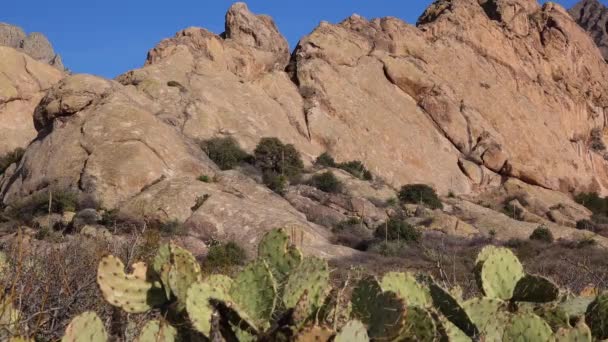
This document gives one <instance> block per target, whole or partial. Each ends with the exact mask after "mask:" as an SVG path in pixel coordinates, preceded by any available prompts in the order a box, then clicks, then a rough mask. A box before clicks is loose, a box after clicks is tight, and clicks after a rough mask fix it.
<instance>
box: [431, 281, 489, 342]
mask: <svg viewBox="0 0 608 342" xmlns="http://www.w3.org/2000/svg"><path fill="white" fill-rule="evenodd" d="M429 289H430V290H431V298H432V299H433V305H434V307H435V308H437V309H438V310H439V312H441V313H442V314H443V315H444V316H445V317H446V318H447V319H448V320H449V321H450V322H452V323H454V325H455V326H456V327H458V329H460V330H462V331H463V332H464V333H465V334H466V335H467V336H471V337H472V336H478V335H479V330H477V327H476V326H475V324H473V322H472V321H471V319H470V318H469V315H468V314H467V312H466V311H465V310H464V309H463V308H462V306H461V305H460V303H458V301H457V300H456V299H455V298H454V297H452V295H451V294H450V293H449V292H448V291H446V290H444V289H443V288H441V287H440V286H439V285H437V284H435V283H431V284H430V285H429Z"/></svg>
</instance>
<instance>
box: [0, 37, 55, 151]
mask: <svg viewBox="0 0 608 342" xmlns="http://www.w3.org/2000/svg"><path fill="white" fill-rule="evenodd" d="M0 29H1V28H0ZM0 36H2V35H1V34H0ZM2 37H4V38H0V39H9V38H10V37H11V36H9V35H4V36H2ZM2 44H3V42H0V45H2ZM62 77H63V73H62V72H60V71H59V70H57V69H55V68H53V67H51V66H49V65H46V64H44V63H41V62H38V61H36V60H34V59H32V58H31V57H29V56H27V55H25V54H23V53H21V52H19V51H17V50H15V49H13V48H8V47H4V46H0V156H3V155H5V154H6V153H8V152H10V151H13V150H15V149H16V148H18V147H20V148H25V147H26V146H27V144H28V143H29V142H30V141H31V140H32V139H33V138H34V137H35V136H36V130H35V129H34V124H33V120H32V113H33V112H34V108H36V105H37V104H38V102H39V101H40V99H41V98H42V97H43V96H44V91H46V90H48V89H49V88H50V87H51V86H53V84H55V83H57V82H58V81H59V80H60V79H61V78H62Z"/></svg>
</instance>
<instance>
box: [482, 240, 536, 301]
mask: <svg viewBox="0 0 608 342" xmlns="http://www.w3.org/2000/svg"><path fill="white" fill-rule="evenodd" d="M482 253H484V258H485V260H484V261H482V262H480V263H479V264H478V266H477V268H476V270H477V272H480V274H479V275H478V278H479V280H480V281H481V286H482V290H483V292H484V294H485V295H486V297H490V298H498V299H502V300H509V299H511V297H512V296H513V291H514V290H515V286H516V285H517V282H518V281H519V280H520V279H521V278H523V277H524V276H525V273H524V268H523V266H522V265H521V263H520V262H519V259H517V257H516V256H515V254H513V252H511V250H509V249H507V248H496V247H495V248H493V249H490V250H486V249H484V250H482Z"/></svg>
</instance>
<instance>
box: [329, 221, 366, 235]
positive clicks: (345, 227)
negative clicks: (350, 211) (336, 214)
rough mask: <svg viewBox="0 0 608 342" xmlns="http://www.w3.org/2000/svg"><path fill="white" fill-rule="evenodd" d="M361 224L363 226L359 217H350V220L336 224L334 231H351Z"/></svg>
mask: <svg viewBox="0 0 608 342" xmlns="http://www.w3.org/2000/svg"><path fill="white" fill-rule="evenodd" d="M361 224H362V223H361V219H359V218H358V217H350V218H348V219H346V220H344V221H342V222H339V223H338V224H336V225H335V226H334V229H333V230H334V232H336V231H338V232H339V231H344V230H350V229H352V228H353V227H355V226H360V225H361Z"/></svg>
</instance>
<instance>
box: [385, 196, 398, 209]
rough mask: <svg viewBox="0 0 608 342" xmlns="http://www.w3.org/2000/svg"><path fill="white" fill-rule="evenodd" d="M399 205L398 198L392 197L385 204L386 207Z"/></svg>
mask: <svg viewBox="0 0 608 342" xmlns="http://www.w3.org/2000/svg"><path fill="white" fill-rule="evenodd" d="M397 203H399V200H398V199H397V198H396V197H391V198H389V199H387V200H386V201H385V202H384V206H385V207H394V206H395V205H397Z"/></svg>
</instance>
